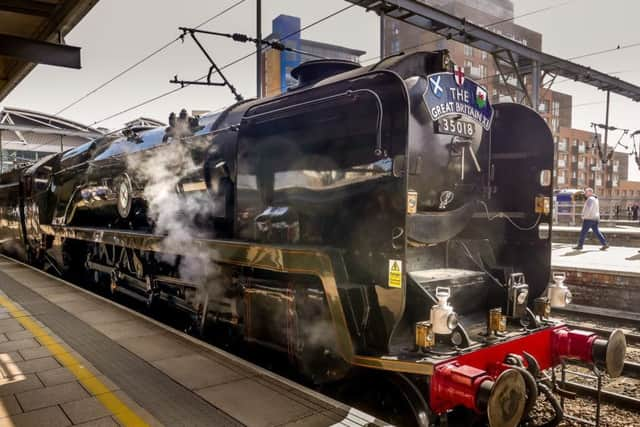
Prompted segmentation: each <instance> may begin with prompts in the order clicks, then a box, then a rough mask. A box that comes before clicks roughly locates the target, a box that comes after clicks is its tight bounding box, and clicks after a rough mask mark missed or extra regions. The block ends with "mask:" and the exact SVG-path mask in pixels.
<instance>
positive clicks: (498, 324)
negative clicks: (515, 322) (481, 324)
mask: <svg viewBox="0 0 640 427" xmlns="http://www.w3.org/2000/svg"><path fill="white" fill-rule="evenodd" d="M506 330H507V316H503V315H502V308H501V307H496V308H492V309H491V310H489V314H488V316H487V336H490V335H496V334H498V333H499V332H505V331H506Z"/></svg>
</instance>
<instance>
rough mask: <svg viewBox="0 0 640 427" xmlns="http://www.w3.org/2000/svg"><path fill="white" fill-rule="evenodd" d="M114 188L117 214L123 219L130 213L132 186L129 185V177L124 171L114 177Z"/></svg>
mask: <svg viewBox="0 0 640 427" xmlns="http://www.w3.org/2000/svg"><path fill="white" fill-rule="evenodd" d="M115 190H116V194H117V199H116V200H117V207H118V214H120V217H122V218H123V219H126V218H128V217H129V214H130V213H131V204H132V200H133V186H132V185H131V178H129V175H127V174H126V173H123V174H122V175H120V176H119V177H118V178H116V185H115Z"/></svg>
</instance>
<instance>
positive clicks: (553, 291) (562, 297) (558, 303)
mask: <svg viewBox="0 0 640 427" xmlns="http://www.w3.org/2000/svg"><path fill="white" fill-rule="evenodd" d="M566 278H567V275H566V274H565V273H553V284H552V285H550V286H549V291H548V294H547V296H548V298H549V302H550V303H551V308H563V307H566V306H567V305H569V304H570V303H571V299H572V295H571V291H570V290H569V288H567V285H565V284H564V281H565V280H566Z"/></svg>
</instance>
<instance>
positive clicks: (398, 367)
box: [352, 355, 433, 375]
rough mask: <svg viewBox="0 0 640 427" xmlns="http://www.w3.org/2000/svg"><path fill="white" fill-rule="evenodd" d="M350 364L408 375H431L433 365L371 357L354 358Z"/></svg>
mask: <svg viewBox="0 0 640 427" xmlns="http://www.w3.org/2000/svg"><path fill="white" fill-rule="evenodd" d="M352 363H353V364H354V365H356V366H362V367H365V368H373V369H382V370H385V371H394V372H405V373H409V374H419V375H433V363H431V362H426V361H425V362H422V361H419V360H411V361H407V360H394V359H388V358H382V357H373V356H358V355H356V356H354V358H353V361H352Z"/></svg>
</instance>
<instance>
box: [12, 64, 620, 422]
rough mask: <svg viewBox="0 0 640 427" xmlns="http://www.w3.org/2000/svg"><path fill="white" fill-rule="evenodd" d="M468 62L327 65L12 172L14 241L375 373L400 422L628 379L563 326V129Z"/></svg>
mask: <svg viewBox="0 0 640 427" xmlns="http://www.w3.org/2000/svg"><path fill="white" fill-rule="evenodd" d="M452 67H453V64H451V63H450V62H449V59H448V55H447V54H446V52H436V53H427V52H421V53H415V54H410V55H399V56H394V57H390V58H387V59H385V60H383V61H381V62H380V63H378V64H375V65H373V66H368V67H360V66H358V65H357V64H353V63H349V62H344V61H312V62H308V63H304V64H302V65H300V66H299V67H298V68H297V69H295V70H294V71H293V73H292V74H293V77H294V78H296V79H297V80H298V82H299V85H298V87H297V88H295V89H293V90H290V91H288V92H287V93H285V94H283V95H281V96H277V97H274V98H269V99H260V100H252V101H246V102H239V103H237V104H235V105H233V106H231V107H229V108H228V109H226V110H224V111H222V112H220V113H219V114H212V115H207V116H204V117H202V118H199V119H198V118H190V117H187V115H186V113H185V112H183V113H181V114H180V115H179V116H177V117H176V116H172V117H171V119H170V126H169V127H167V128H156V129H142V128H137V129H136V128H130V129H126V130H124V131H121V132H117V133H114V134H110V135H107V136H105V137H103V138H100V139H96V140H94V141H91V142H88V143H86V144H84V145H82V146H80V147H77V148H75V149H72V150H69V151H66V152H63V153H61V154H56V155H53V156H50V157H47V158H45V159H42V160H41V161H39V162H38V163H36V164H33V165H32V166H29V167H26V168H23V169H19V170H15V171H12V172H10V173H6V174H3V175H2V176H1V177H0V181H1V182H0V204H1V205H2V207H1V211H0V216H1V218H0V220H1V221H2V223H1V228H0V232H1V233H2V235H1V238H2V242H3V249H4V250H5V251H7V252H11V253H12V254H13V255H14V256H17V257H20V258H22V259H24V260H26V261H27V262H29V263H31V264H33V265H38V266H43V267H46V268H50V269H53V270H55V271H57V272H58V273H59V274H61V275H73V276H74V277H75V278H76V279H77V280H81V281H82V282H83V284H84V285H86V286H88V287H91V286H95V287H106V288H107V289H110V290H111V291H112V292H114V293H123V294H126V295H128V296H130V297H132V298H135V299H137V300H140V301H143V302H145V303H147V304H149V305H153V304H154V303H156V302H157V301H164V302H165V303H168V304H170V305H172V306H174V307H177V308H179V309H180V310H183V311H185V312H187V313H191V315H192V318H193V324H194V327H195V329H197V330H203V329H206V328H214V329H215V330H225V331H226V332H227V333H228V334H229V335H231V336H234V337H236V338H239V339H241V340H243V341H247V342H250V343H257V344H260V345H264V346H266V347H269V348H271V349H275V350H278V351H281V352H283V353H286V354H287V355H288V356H289V357H290V359H291V360H292V362H293V363H294V365H295V366H297V367H298V369H299V370H300V372H301V373H303V374H305V375H306V376H307V377H308V378H310V379H311V380H312V381H314V382H315V383H317V384H330V383H335V382H337V381H341V380H345V379H349V378H362V377H359V376H360V375H367V376H368V378H369V380H373V381H377V382H376V383H375V384H377V386H372V387H367V388H368V390H366V393H365V394H366V395H367V396H369V397H370V398H371V399H370V400H371V401H372V402H373V403H376V402H377V403H379V402H382V401H385V402H388V401H389V397H392V398H393V399H394V400H393V401H394V402H395V403H394V404H393V411H392V413H391V415H390V418H391V419H392V420H393V421H394V422H397V423H400V424H418V425H423V426H426V425H432V424H438V423H439V422H440V421H441V420H444V419H445V418H447V417H449V418H450V422H451V423H452V422H453V420H454V417H453V415H454V414H455V415H458V416H462V417H463V418H462V419H464V420H465V421H464V423H467V422H468V423H471V422H479V423H483V422H485V421H486V420H487V419H488V422H489V423H490V424H491V425H492V426H516V425H518V424H519V423H520V422H521V420H522V419H523V418H524V417H526V416H527V413H528V411H529V410H530V409H531V405H532V403H534V402H535V399H536V397H537V395H538V393H539V392H541V391H540V390H543V385H542V384H541V383H540V380H539V378H536V375H537V371H536V370H537V369H540V368H548V367H549V366H553V365H556V364H558V363H559V362H560V359H561V358H563V357H574V358H581V359H583V360H585V361H586V362H590V363H596V364H605V365H606V367H607V369H609V370H610V372H612V373H613V374H615V373H616V372H615V371H616V369H618V368H619V366H620V365H621V363H622V362H621V361H620V360H621V359H620V357H622V358H624V338H622V341H621V340H620V337H619V336H618V335H616V336H615V337H613V338H612V339H610V340H609V341H607V340H600V339H596V338H595V337H594V336H593V335H588V334H585V337H587V335H588V337H587V338H584V339H583V338H581V337H582V335H580V334H577V335H576V332H575V331H570V330H568V329H567V328H566V327H564V326H563V325H561V324H557V323H554V322H552V321H550V320H548V308H549V301H548V300H547V299H545V298H544V295H543V293H544V292H545V289H546V288H547V284H548V282H549V279H550V274H551V272H550V250H551V242H550V231H551V221H550V199H551V196H552V187H551V174H552V172H551V171H552V168H553V140H552V137H551V134H550V131H549V129H548V127H547V125H546V123H545V122H544V120H543V119H542V118H541V117H539V116H538V114H537V113H536V112H534V111H533V110H531V109H529V108H527V107H524V106H521V105H516V104H499V105H496V106H492V105H490V103H489V100H488V99H487V93H486V91H485V90H484V89H483V88H482V87H481V86H479V85H477V84H476V83H475V82H473V81H471V80H470V79H465V77H464V75H463V73H462V70H460V69H457V68H456V69H455V72H451V70H452ZM613 350H619V351H617V352H615V351H613ZM620 350H621V352H622V356H620ZM614 353H615V357H614V356H611V354H614ZM618 374H619V372H618ZM352 383H354V382H353V381H352ZM461 414H462V415H461Z"/></svg>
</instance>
